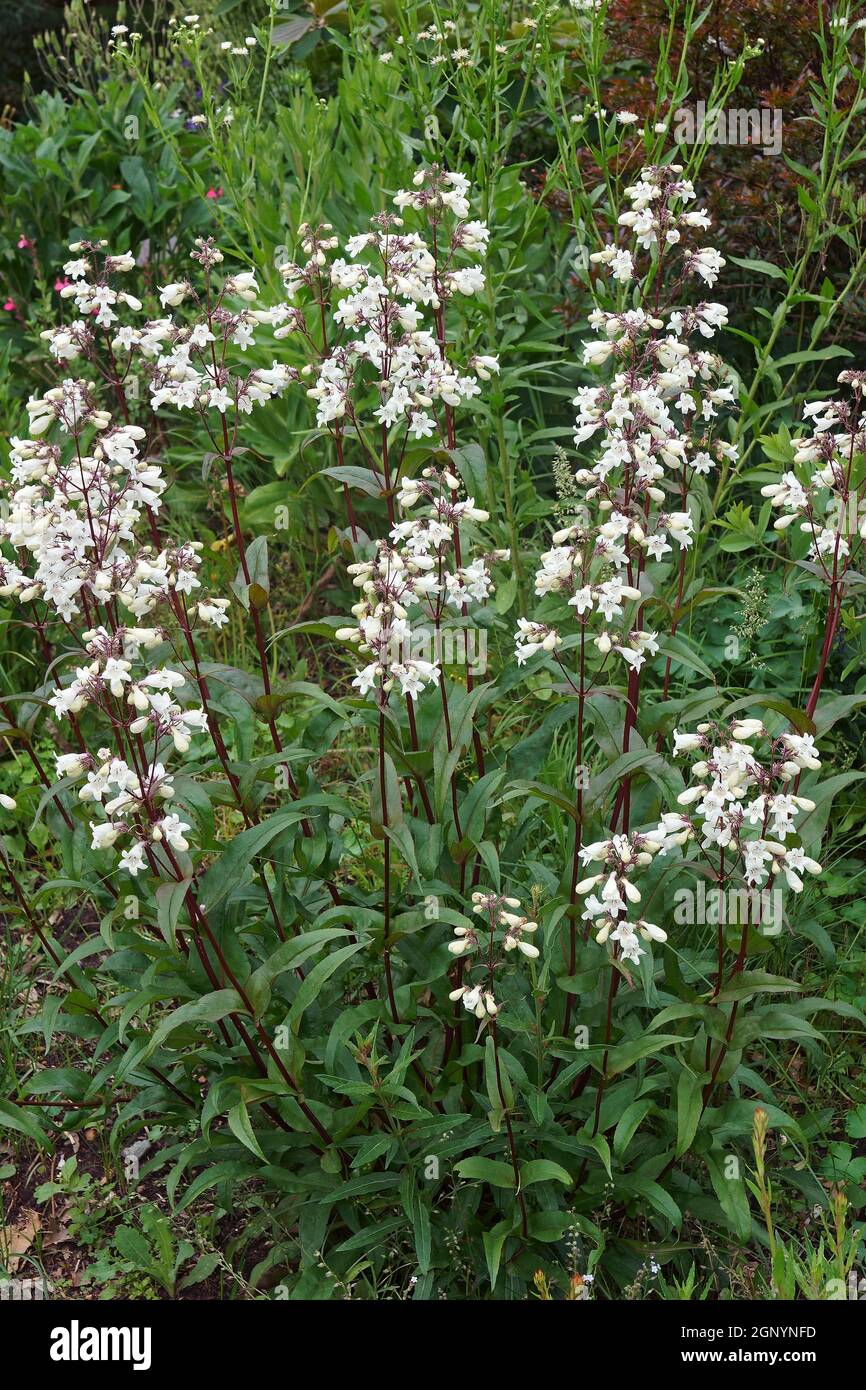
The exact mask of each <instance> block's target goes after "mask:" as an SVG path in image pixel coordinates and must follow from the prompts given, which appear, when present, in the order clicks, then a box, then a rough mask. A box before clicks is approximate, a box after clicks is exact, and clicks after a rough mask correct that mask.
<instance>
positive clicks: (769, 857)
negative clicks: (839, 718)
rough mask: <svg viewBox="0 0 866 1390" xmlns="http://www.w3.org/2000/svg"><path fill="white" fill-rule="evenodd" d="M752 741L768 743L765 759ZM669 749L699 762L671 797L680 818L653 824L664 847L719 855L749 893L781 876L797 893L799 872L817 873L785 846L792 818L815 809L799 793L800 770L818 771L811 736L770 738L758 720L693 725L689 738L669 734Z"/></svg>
mask: <svg viewBox="0 0 866 1390" xmlns="http://www.w3.org/2000/svg"><path fill="white" fill-rule="evenodd" d="M757 740H769V749H768V751H767V752H766V753H764V754H763V756H761V755H759V753H758V752H757V751H756V750H755V748H754V747H753V746H752V745H753V744H754V743H755V742H756V741H757ZM674 752H675V754H680V753H697V754H698V755H699V757H698V759H697V761H696V762H694V763H693V765H692V769H691V772H692V778H693V779H694V780H693V783H692V785H691V786H689V787H687V789H686V790H685V791H684V792H681V793H680V795H679V797H678V798H677V800H678V802H679V805H680V806H681V807H683V811H682V813H676V812H673V813H670V814H668V815H666V816H664V817H663V819H662V822H661V825H660V826H659V830H658V832H657V834H658V835H659V836H662V837H663V838H662V849H663V850H666V849H667V848H668V847H669V846H670V845H672V844H684V843H685V842H686V841H687V840H690V839H695V840H697V841H698V842H699V844H700V846H701V849H702V850H704V851H715V852H716V853H722V854H723V855H724V857H725V858H724V862H725V864H726V872H727V873H728V874H730V873H731V872H733V871H737V872H739V873H740V874H741V875H742V878H743V881H744V882H745V883H746V884H747V885H748V886H749V887H750V888H760V887H762V886H763V885H764V884H765V883H766V882H767V880H768V879H773V878H775V877H776V876H777V875H778V874H780V873H783V874H784V877H785V880H786V882H787V884H788V887H789V888H791V889H792V890H793V892H795V893H800V892H802V889H803V873H804V872H807V873H810V874H819V873H820V872H821V865H820V864H819V863H818V862H817V861H816V860H814V859H811V858H809V857H808V856H807V855H806V853H805V851H804V850H803V849H802V847H801V846H800V845H799V844H796V843H790V844H789V843H786V842H787V841H791V840H792V839H794V838H798V832H797V825H796V821H797V817H798V816H799V815H800V814H801V813H802V812H809V811H814V809H815V802H814V801H812V800H811V799H810V798H808V797H805V796H799V795H798V794H797V787H798V786H799V781H800V777H801V776H802V774H803V772H804V770H806V769H809V770H814V771H817V770H818V769H819V768H820V766H821V761H820V758H819V756H818V752H817V749H816V747H815V740H814V738H813V737H812V735H811V734H796V733H790V732H789V733H783V734H779V735H777V736H773V735H771V734H769V733H768V731H767V730H766V728H765V727H764V724H763V722H762V721H761V720H760V719H738V720H734V721H733V723H731V724H730V725H727V726H721V727H720V726H717V725H714V724H699V725H698V726H697V729H696V731H695V732H694V733H680V732H679V731H675V732H674ZM792 784H793V786H792ZM691 807H694V811H690V810H689V808H691Z"/></svg>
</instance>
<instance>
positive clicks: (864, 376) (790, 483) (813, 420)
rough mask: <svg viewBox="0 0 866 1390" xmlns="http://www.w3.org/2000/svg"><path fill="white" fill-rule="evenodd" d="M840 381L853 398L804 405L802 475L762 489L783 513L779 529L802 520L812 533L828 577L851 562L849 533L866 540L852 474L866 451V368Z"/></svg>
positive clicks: (814, 555) (813, 552) (799, 446)
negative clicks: (805, 432) (865, 406)
mask: <svg viewBox="0 0 866 1390" xmlns="http://www.w3.org/2000/svg"><path fill="white" fill-rule="evenodd" d="M838 381H839V384H840V385H842V386H847V387H849V388H850V391H851V399H850V400H849V399H837V400H821V401H812V402H811V403H810V404H808V405H806V406H805V407H804V409H803V415H804V417H805V418H806V419H807V420H808V421H809V423H810V425H811V428H812V433H811V434H810V435H807V436H805V437H803V438H801V439H799V440H798V441H797V443H796V447H795V452H794V464H795V467H796V466H797V465H802V467H801V473H802V474H803V478H802V480H801V478H800V477H799V476H798V474H797V472H795V471H794V470H789V471H787V472H785V473H784V474H783V475H782V477H781V479H780V481H779V482H776V483H768V484H767V485H766V486H765V487H762V488H761V493H762V494H763V496H764V497H769V498H770V500H771V502H772V503H773V506H774V507H778V508H779V509H780V511H781V513H782V515H781V516H779V517H778V518H777V520H776V521H775V523H774V526H775V529H776V530H777V531H785V530H787V529H788V527H789V526H791V525H792V524H793V523H794V522H795V521H796V520H797V519H798V517H799V518H800V519H801V520H800V530H801V531H804V532H805V533H806V534H807V535H808V536H810V537H811V544H810V546H809V557H810V559H812V560H814V561H815V562H816V564H817V565H819V566H820V568H821V570H822V571H823V573H824V575H825V576H826V577H827V578H828V579H831V578H838V574H839V568H840V566H841V567H842V569H843V570H847V568H848V566H849V563H850V555H851V543H850V542H849V540H848V539H846V534H847V535H848V536H851V537H854V538H855V540H854V544H856V543H857V541H858V540H866V516H862V515H861V514H860V510H859V508H858V497H857V492H856V489H855V486H854V479H853V477H852V473H853V468H854V465H855V461H856V460H857V459H858V457H860V456H862V455H863V454H864V453H866V414H864V410H863V395H864V390H866V372H857V371H850V370H849V371H844V372H841V373H840V375H839V377H838ZM810 469H811V472H809V471H808V470H810ZM807 472H808V477H807V476H806V473H807ZM852 508H853V514H850V513H851V512H852ZM828 523H829V524H828ZM831 571H832V573H831Z"/></svg>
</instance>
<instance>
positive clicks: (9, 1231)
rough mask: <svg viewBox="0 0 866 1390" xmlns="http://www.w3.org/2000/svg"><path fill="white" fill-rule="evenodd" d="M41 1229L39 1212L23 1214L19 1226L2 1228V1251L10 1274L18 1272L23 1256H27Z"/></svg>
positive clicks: (0, 1247) (0, 1238)
mask: <svg viewBox="0 0 866 1390" xmlns="http://www.w3.org/2000/svg"><path fill="white" fill-rule="evenodd" d="M41 1229H42V1222H41V1221H40V1219H39V1213H38V1211H25V1212H22V1214H21V1218H20V1220H19V1222H18V1224H17V1226H4V1227H0V1249H2V1250H3V1252H4V1263H5V1264H6V1267H7V1269H8V1270H9V1273H10V1274H14V1273H15V1272H16V1270H17V1269H18V1267H19V1265H20V1264H21V1256H22V1255H26V1253H27V1251H28V1250H29V1249H30V1247H31V1245H32V1244H33V1242H34V1240H35V1239H36V1237H37V1235H38V1234H39V1232H40V1230H41Z"/></svg>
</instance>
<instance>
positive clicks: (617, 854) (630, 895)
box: [575, 832, 667, 965]
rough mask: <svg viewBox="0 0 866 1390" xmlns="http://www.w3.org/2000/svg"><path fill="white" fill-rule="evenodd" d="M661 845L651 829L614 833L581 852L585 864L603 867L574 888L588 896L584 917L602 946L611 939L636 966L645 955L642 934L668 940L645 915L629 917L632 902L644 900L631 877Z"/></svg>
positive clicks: (653, 938) (650, 938)
mask: <svg viewBox="0 0 866 1390" xmlns="http://www.w3.org/2000/svg"><path fill="white" fill-rule="evenodd" d="M661 847H662V845H661V841H660V838H659V836H658V834H657V833H656V832H650V833H649V834H648V835H641V834H632V835H612V836H610V838H609V839H606V840H598V841H596V842H595V843H594V844H591V845H584V846H583V848H582V849H581V851H580V858H581V862H582V863H583V864H584V865H587V864H598V865H599V866H600V868H599V871H598V872H597V873H594V874H592V875H591V876H590V877H589V878H585V879H583V880H582V881H581V882H580V883H578V884H577V886H576V889H575V891H576V892H577V893H578V894H579V895H580V896H581V897H584V898H585V902H584V908H583V913H582V914H581V915H582V917H583V920H584V921H585V922H587V923H588V924H589V927H590V928H591V930H592V931H594V932H595V939H596V941H597V942H598V944H599V945H600V946H604V945H605V943H606V942H607V941H611V942H612V943H614V945H615V946H616V947H617V948H618V950H619V955H620V957H621V958H622V959H623V960H629V961H632V962H633V963H634V964H635V965H637V964H638V962H639V961H640V958H641V956H642V955H644V950H643V947H642V946H641V944H640V941H639V939H638V937H639V936H641V937H643V939H644V941H666V940H667V933H666V932H665V931H663V930H662V928H661V927H657V926H655V925H654V923H652V922H648V921H646V920H645V918H643V917H638V918H637V919H636V920H634V921H630V920H629V917H628V912H629V905H630V904H631V905H632V906H635V905H636V904H637V903H639V902H640V900H641V892H640V889H639V888H638V887H637V885H636V884H634V883H633V882H632V876H633V875H634V874H635V873H637V872H638V871H639V870H640V869H642V868H645V867H646V866H647V865H648V864H651V863H652V860H653V856H654V855H655V854H657V853H658V852H659V850H660V849H661ZM595 890H598V891H595Z"/></svg>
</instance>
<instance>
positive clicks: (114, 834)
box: [0, 243, 227, 875]
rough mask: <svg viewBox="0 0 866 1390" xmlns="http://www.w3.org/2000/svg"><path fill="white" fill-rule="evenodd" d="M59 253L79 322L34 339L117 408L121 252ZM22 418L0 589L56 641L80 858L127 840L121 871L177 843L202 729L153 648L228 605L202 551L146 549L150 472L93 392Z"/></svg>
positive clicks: (58, 708) (157, 485)
mask: <svg viewBox="0 0 866 1390" xmlns="http://www.w3.org/2000/svg"><path fill="white" fill-rule="evenodd" d="M71 249H72V250H73V253H74V254H75V255H76V257H77V259H76V260H74V261H71V262H68V263H67V265H66V267H65V270H66V273H67V274H68V275H69V276H70V277H71V283H70V286H69V287H68V289H69V293H68V294H67V298H72V299H74V300H75V302H76V306H77V307H78V308H79V309H80V310H81V312H83V313H86V314H87V315H88V321H87V322H85V321H83V320H82V322H81V323H80V324H75V325H73V327H72V329H70V330H68V331H67V330H64V329H62V328H61V329H54V330H50V331H48V332H47V333H46V334H44V335H43V336H44V337H45V338H46V339H47V341H48V342H49V344H50V348H51V351H52V354H53V356H54V357H55V358H56V359H58V360H59V361H61V362H63V363H65V362H67V361H68V360H70V358H71V357H74V356H78V355H81V356H82V357H84V358H85V359H87V361H88V362H89V363H91V365H93V366H94V367H96V368H97V369H98V371H99V372H100V373H101V374H102V375H103V377H104V379H105V381H106V382H107V383H108V384H109V385H110V386H111V387H112V388H114V390H115V391H116V392H117V393H119V395H120V399H121V402H122V404H123V405H124V407H125V405H126V402H125V397H124V394H123V389H122V378H121V376H120V375H119V370H120V369H119V366H118V364H117V361H116V359H112V358H111V357H110V355H109V357H108V363H109V365H108V366H106V362H105V354H104V351H103V348H104V339H105V338H108V337H109V336H110V332H111V331H112V330H114V328H115V324H116V315H115V312H114V310H115V307H116V306H118V305H120V304H123V305H124V306H125V307H127V308H131V309H133V310H135V309H136V307H140V306H139V304H138V301H137V300H135V298H134V297H133V296H131V295H128V294H125V293H121V292H115V291H114V290H113V289H112V287H111V279H112V277H113V276H114V275H115V274H116V273H125V272H126V271H128V270H129V269H131V264H132V262H131V257H129V256H128V255H123V256H112V255H111V254H109V253H108V252H107V251H106V248H105V246H104V243H77V244H75V245H73V247H72V248H71ZM100 329H101V330H102V334H103V339H102V340H101V339H100V338H99V336H98V330H100ZM119 331H120V333H121V334H124V335H126V334H128V333H131V334H133V335H134V334H136V333H137V330H135V329H128V330H127V329H126V328H121V329H120V330H119ZM27 411H28V416H29V425H30V427H29V432H28V437H27V438H14V439H13V440H12V449H11V463H12V472H11V481H10V483H9V485H8V488H9V492H10V497H9V506H8V510H7V514H6V516H5V517H4V518H3V519H2V520H0V541H2V542H6V543H8V545H9V546H10V547H11V549H12V551H13V552H14V559H13V558H10V557H9V556H7V555H5V554H2V553H0V594H2V596H3V597H13V596H14V597H16V598H17V599H18V601H19V602H20V603H21V604H23V605H26V611H27V613H28V615H29V616H30V619H31V623H32V625H33V626H34V627H35V628H37V629H38V630H39V632H40V633H41V634H42V635H43V638H44V640H45V641H46V642H47V641H48V637H47V636H46V632H47V631H50V633H51V635H52V637H53V636H54V633H55V631H56V632H57V634H58V638H57V640H63V641H65V642H66V650H65V651H63V652H62V654H61V656H60V659H59V660H57V661H55V662H54V663H53V666H52V680H53V682H54V686H55V689H54V691H53V693H52V694H51V695H50V697H49V699H48V704H49V706H50V708H51V710H52V711H53V714H54V716H55V718H56V719H57V721H58V724H59V725H60V727H61V729H62V730H63V734H62V738H63V739H64V741H65V739H66V737H67V736H68V737H69V738H70V739H71V740H72V742H73V743H74V744H76V745H77V748H76V751H72V752H68V753H67V752H61V753H60V754H59V755H58V756H57V764H56V771H57V775H58V777H60V778H64V779H69V780H75V781H77V780H81V779H82V778H83V779H85V780H84V783H83V785H82V787H81V790H80V793H79V795H80V800H81V801H82V802H84V803H88V804H89V805H91V806H93V807H95V806H96V805H97V804H98V805H99V806H100V807H101V808H102V811H103V812H104V815H105V819H95V820H94V821H93V822H92V823H91V826H90V831H91V843H92V847H93V848H94V849H104V848H108V847H110V846H112V845H113V844H114V843H115V841H116V840H118V839H119V838H120V837H121V836H122V835H129V836H130V837H131V840H130V843H129V845H128V847H127V848H126V849H125V850H124V851H123V853H122V855H121V860H120V863H121V866H122V867H123V868H125V869H127V870H128V871H129V872H130V873H131V874H133V875H134V874H137V873H138V872H139V871H140V870H141V869H142V868H143V867H144V866H145V863H146V862H150V861H151V860H152V856H153V854H154V852H155V850H156V849H160V850H161V851H163V852H165V853H166V854H172V853H173V852H174V851H176V850H177V851H180V850H185V849H187V848H188V842H187V841H186V839H185V837H184V832H185V831H187V830H189V829H190V826H189V825H188V824H186V822H184V821H182V820H181V819H180V817H179V816H178V815H175V814H168V815H167V814H166V810H165V803H166V802H167V801H169V800H170V799H171V798H172V797H173V795H174V786H173V782H172V776H171V774H170V772H169V770H168V768H167V766H166V762H167V759H168V758H169V756H170V755H171V756H175V757H182V756H183V755H185V754H186V753H187V752H188V750H189V749H190V745H191V740H192V738H193V737H194V735H196V734H197V733H200V732H202V731H203V730H205V729H206V728H207V727H208V721H207V717H206V714H205V711H204V710H203V709H202V708H201V707H199V706H198V705H193V707H192V708H190V707H188V705H187V703H186V702H185V701H184V702H183V703H182V702H181V696H182V692H183V691H184V689H185V687H186V686H187V676H186V674H184V673H183V672H182V671H180V670H177V669H175V668H174V665H173V664H170V663H169V661H167V659H166V658H164V657H162V656H161V655H160V654H158V653H157V649H158V648H162V649H163V650H165V648H166V645H167V644H169V645H170V644H171V642H172V640H173V639H172V631H173V630H176V628H177V626H178V625H180V627H181V628H182V630H183V631H184V632H185V633H186V634H187V636H188V637H189V638H190V640H191V633H192V630H193V628H194V627H196V626H197V625H199V624H205V625H213V626H217V627H219V626H221V625H222V624H224V623H225V622H226V621H227V617H226V608H227V601H226V600H224V599H220V598H217V599H207V598H203V597H202V594H201V583H200V579H199V576H198V570H199V567H200V563H201V556H200V552H201V549H202V544H201V542H199V541H192V540H182V541H168V540H166V541H163V540H161V539H160V535H159V530H158V517H159V513H160V511H161V507H162V499H163V494H164V492H165V490H166V486H167V483H166V479H165V477H164V474H163V470H162V467H161V465H160V463H159V461H158V460H157V459H155V458H153V457H151V456H149V455H148V456H147V457H142V450H143V449H146V443H145V440H146V432H145V430H144V429H143V428H142V427H140V426H138V425H135V424H132V423H130V422H129V421H128V420H124V421H123V422H121V423H115V422H114V420H113V419H112V415H111V413H110V411H108V410H107V409H105V408H104V406H103V405H102V404H101V392H100V387H99V383H94V382H91V381H87V380H79V379H73V378H67V379H65V380H63V381H62V382H61V383H60V384H59V385H58V386H55V387H51V388H49V389H48V390H46V391H45V392H44V393H43V395H41V396H38V397H33V398H32V399H31V400H30V401H28V403H27ZM143 536H147V539H146V540H145V539H143V538H142V537H143ZM81 620H83V622H82V621H81ZM145 623H146V625H145ZM82 628H83V631H82V630H81V629H82ZM67 639H71V644H70V643H69V641H68V640H67ZM151 653H153V657H152V656H151ZM70 667H71V669H70ZM94 727H95V728H96V729H97V730H98V732H97V733H96V735H95V741H92V740H93V735H92V734H91V732H90V730H91V729H92V728H94ZM106 729H107V730H108V731H109V738H108V739H106ZM106 742H109V743H110V745H111V746H103V744H104V743H106ZM91 749H93V750H94V751H91Z"/></svg>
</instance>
